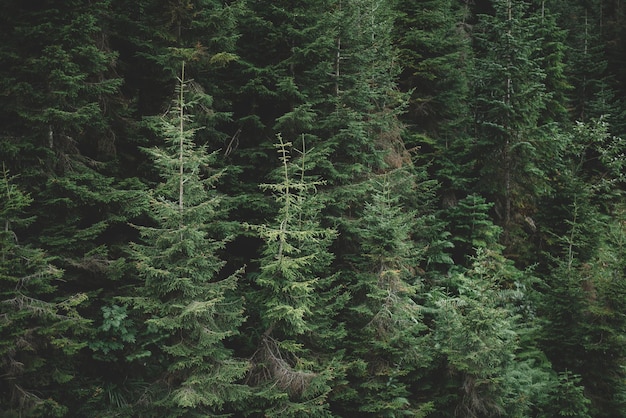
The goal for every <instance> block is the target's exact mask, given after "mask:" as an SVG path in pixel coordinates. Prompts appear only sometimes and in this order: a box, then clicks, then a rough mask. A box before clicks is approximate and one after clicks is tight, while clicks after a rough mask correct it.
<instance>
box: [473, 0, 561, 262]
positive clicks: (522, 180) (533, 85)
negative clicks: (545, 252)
mask: <svg viewBox="0 0 626 418" xmlns="http://www.w3.org/2000/svg"><path fill="white" fill-rule="evenodd" d="M493 9H494V10H493V14H480V15H479V16H478V23H477V25H476V26H477V27H476V28H475V41H476V45H477V47H476V76H475V78H474V80H473V95H474V102H473V112H474V117H475V136H476V138H477V146H476V147H475V149H474V152H475V153H476V155H477V159H478V169H479V170H480V173H479V177H480V180H479V183H478V189H479V190H480V191H481V192H484V193H485V194H489V195H490V196H491V200H493V202H494V203H495V206H494V212H495V214H496V216H497V218H498V219H497V221H498V222H497V223H499V224H500V225H502V226H503V236H502V239H503V240H504V242H506V243H507V245H509V246H512V247H511V249H512V250H513V249H514V250H515V251H516V252H523V251H525V249H524V248H523V246H524V245H525V243H524V241H525V240H524V239H516V238H515V237H516V236H518V237H519V238H522V237H524V236H525V235H527V233H526V232H525V231H524V228H526V227H527V226H528V225H527V224H528V222H526V219H527V217H529V216H530V217H532V215H533V213H534V211H535V210H536V209H535V205H536V198H537V197H538V196H539V194H540V193H542V191H543V190H544V189H545V187H546V177H545V167H544V166H543V161H546V160H547V159H548V158H552V157H551V154H550V147H551V143H550V140H549V136H548V131H547V129H546V127H545V126H543V125H541V124H540V121H541V116H542V114H543V112H544V109H545V106H546V97H547V96H546V95H547V93H548V92H546V86H545V83H544V80H545V78H546V75H545V72H544V71H543V69H542V68H541V66H540V65H539V63H538V62H537V57H535V56H534V51H535V50H536V49H537V48H539V45H538V40H535V39H534V35H533V33H534V32H533V28H535V27H536V25H537V16H536V14H532V13H530V12H529V10H528V3H527V2H524V1H510V0H501V1H495V2H493ZM520 247H521V248H520Z"/></svg>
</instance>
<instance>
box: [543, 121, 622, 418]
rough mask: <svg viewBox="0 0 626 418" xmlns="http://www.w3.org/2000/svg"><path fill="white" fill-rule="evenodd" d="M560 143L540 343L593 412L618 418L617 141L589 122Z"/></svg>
mask: <svg viewBox="0 0 626 418" xmlns="http://www.w3.org/2000/svg"><path fill="white" fill-rule="evenodd" d="M565 146H566V148H565V150H564V152H563V155H564V159H563V160H562V163H561V164H560V165H559V166H557V167H555V170H558V171H557V172H558V173H559V174H558V177H557V178H558V180H559V182H558V187H556V188H555V195H554V196H553V197H552V199H550V200H548V201H547V202H546V204H547V205H553V204H554V203H556V202H559V203H558V205H554V207H553V210H552V216H554V218H547V219H546V221H543V220H542V223H544V222H545V224H546V225H551V228H550V229H549V230H548V231H546V232H547V233H549V234H550V235H551V236H552V237H553V239H552V240H549V239H546V244H550V245H549V246H548V245H546V248H548V249H550V254H549V255H548V256H547V259H546V261H545V262H546V264H547V265H548V266H549V267H550V270H549V271H550V276H549V279H546V281H547V282H548V284H549V286H550V287H549V289H548V290H547V291H546V298H545V306H544V307H543V312H542V314H543V315H544V316H545V318H546V323H545V325H544V327H543V332H542V336H541V341H542V344H543V346H544V351H545V352H546V354H547V355H548V356H549V358H550V359H551V361H552V362H553V363H554V367H555V369H556V370H557V371H558V372H560V373H566V372H568V371H569V372H571V373H573V374H574V376H579V377H580V385H581V386H583V387H584V394H585V397H586V398H587V399H588V400H590V401H591V404H590V407H589V412H590V415H591V416H594V417H595V416H598V417H603V416H606V417H609V416H620V415H622V414H623V413H624V400H623V399H622V397H621V395H620V390H621V389H620V388H621V387H622V386H621V385H622V382H623V375H622V371H623V361H624V358H625V356H624V352H623V348H622V343H621V342H620V341H621V340H622V338H623V335H624V331H623V327H624V324H625V322H624V317H623V310H622V309H621V308H620V306H621V304H622V302H621V301H622V299H623V296H622V295H623V291H624V289H623V288H622V286H621V284H620V281H619V279H616V278H617V277H618V276H619V274H618V275H616V271H621V269H622V267H621V266H620V262H618V261H617V260H618V259H619V257H620V256H618V255H617V254H619V253H620V251H622V239H623V238H622V233H623V230H622V227H621V226H619V225H620V221H619V219H620V216H621V212H620V208H621V192H620V190H619V189H616V186H617V185H618V184H619V183H620V182H621V181H622V180H621V179H623V164H624V162H623V159H622V158H621V157H620V155H621V154H622V152H623V141H622V140H621V139H619V138H615V137H613V136H611V135H610V134H609V133H608V126H607V124H606V123H605V122H603V121H595V122H593V123H589V124H585V123H578V124H577V125H576V127H575V129H574V130H573V132H572V133H571V134H568V136H567V145H565ZM616 205H617V206H616ZM546 229H548V228H547V227H546ZM550 235H548V237H549V236H550ZM609 289H610V290H609ZM574 395H575V394H574Z"/></svg>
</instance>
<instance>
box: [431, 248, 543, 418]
mask: <svg viewBox="0 0 626 418" xmlns="http://www.w3.org/2000/svg"><path fill="white" fill-rule="evenodd" d="M531 283H532V279H531V278H529V277H528V276H527V273H525V272H521V271H519V270H517V269H516V268H515V267H513V266H512V263H511V262H510V261H509V260H507V259H506V258H504V257H503V256H502V254H501V253H500V251H499V250H498V247H497V246H496V247H495V248H493V249H490V248H479V249H478V252H477V255H476V257H475V259H474V262H473V264H472V266H471V267H470V268H469V269H468V270H466V271H455V272H452V274H451V275H450V277H449V278H448V279H447V280H445V281H444V282H443V284H444V287H443V288H442V289H441V293H439V292H433V296H434V299H433V300H434V304H435V307H436V310H435V324H434V328H435V330H434V337H433V338H434V341H435V344H436V347H437V348H438V352H439V353H440V355H441V356H443V357H442V359H443V361H444V367H445V368H444V369H443V370H445V371H446V373H447V375H448V376H450V377H449V378H448V379H449V380H448V379H444V380H443V381H442V382H441V383H440V384H441V386H440V387H437V386H435V388H436V389H435V395H434V397H435V403H436V404H437V410H438V411H441V412H440V413H441V414H442V415H441V416H464V417H491V416H507V417H526V416H532V414H533V413H534V412H532V411H537V410H538V411H542V410H544V409H545V408H546V406H547V405H549V402H550V398H549V397H548V395H547V394H548V392H549V391H550V390H552V389H553V388H554V386H555V381H554V379H553V378H552V376H551V373H550V365H549V363H548V362H547V361H545V357H544V356H543V355H542V354H541V352H539V351H538V349H537V347H536V345H535V343H534V336H533V335H532V333H533V329H532V328H533V327H534V326H535V325H536V324H534V323H533V320H532V318H533V314H532V312H533V311H534V310H535V309H536V306H534V304H533V302H532V299H531V298H529V297H528V292H529V291H530V290H531V288H530V286H529V285H530V284H531ZM443 370H441V371H440V372H439V373H441V372H442V371H443ZM437 380H439V379H437V378H433V381H435V382H436V381H437ZM453 382H456V383H453ZM438 391H441V392H439V393H437V392H438Z"/></svg>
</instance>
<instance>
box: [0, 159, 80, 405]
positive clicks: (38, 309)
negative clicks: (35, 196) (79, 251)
mask: <svg viewBox="0 0 626 418" xmlns="http://www.w3.org/2000/svg"><path fill="white" fill-rule="evenodd" d="M0 185H1V186H0V202H1V203H0V219H2V223H3V226H2V231H1V232H0V318H1V320H0V370H1V371H2V373H1V375H0V376H1V377H0V379H1V380H2V385H1V387H2V389H1V390H0V404H1V405H2V409H3V416H29V417H60V416H65V414H66V413H67V412H68V410H69V409H70V408H71V407H72V406H73V405H72V404H71V398H69V397H68V396H67V395H65V394H64V393H63V391H65V390H67V387H68V385H67V383H68V382H70V381H71V380H72V379H73V378H74V373H75V371H74V368H73V366H74V364H75V360H74V358H75V355H76V353H77V352H78V351H79V350H80V349H82V348H83V347H84V346H85V342H84V340H83V337H84V335H85V330H86V326H87V321H86V320H85V319H84V318H82V317H81V316H80V314H79V313H78V311H77V307H78V305H80V304H81V303H82V302H83V301H84V300H85V299H86V295H85V294H75V295H72V296H70V297H67V298H65V299H61V298H60V297H59V296H57V295H55V293H56V292H55V291H56V286H57V284H58V283H59V282H60V281H61V280H62V278H63V271H62V270H61V269H59V268H58V267H56V266H55V265H54V264H53V260H52V258H51V257H50V256H48V255H46V253H45V252H44V251H42V250H41V249H38V248H33V247H31V246H29V245H27V244H23V243H21V242H20V237H18V235H17V234H16V231H23V230H24V227H26V226H27V225H28V224H29V223H31V222H32V221H33V219H32V217H25V215H24V213H25V209H26V208H27V207H28V205H30V204H31V202H32V198H31V197H30V196H29V195H27V194H25V193H23V192H22V191H21V190H20V189H19V188H18V187H17V186H16V184H15V181H14V178H12V177H10V176H9V174H8V171H7V170H6V168H5V167H4V165H3V169H2V178H1V179H0ZM68 398H69V399H68ZM68 401H69V402H68ZM4 414H6V415H4Z"/></svg>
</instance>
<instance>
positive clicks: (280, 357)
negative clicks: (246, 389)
mask: <svg viewBox="0 0 626 418" xmlns="http://www.w3.org/2000/svg"><path fill="white" fill-rule="evenodd" d="M251 363H252V368H251V372H250V374H249V375H248V379H247V380H248V383H251V384H253V385H258V384H261V383H263V382H267V381H273V382H274V384H275V385H276V386H277V387H279V388H280V389H282V390H285V391H287V393H288V394H289V395H290V396H294V397H300V396H302V395H303V393H304V392H305V391H306V390H307V389H308V387H309V385H310V384H311V382H312V381H313V379H314V378H315V377H317V376H318V374H317V373H314V372H311V371H306V370H295V369H294V367H293V366H292V364H295V361H294V359H293V358H292V359H289V358H286V355H285V354H284V353H283V352H282V351H281V349H280V347H279V345H278V342H277V341H276V340H274V339H273V338H272V337H270V336H269V335H264V336H263V339H262V341H261V347H260V348H259V349H258V350H257V351H256V353H254V355H253V356H252V359H251Z"/></svg>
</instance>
